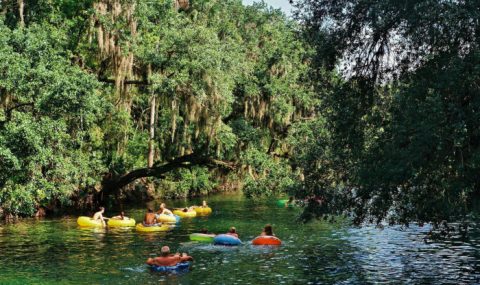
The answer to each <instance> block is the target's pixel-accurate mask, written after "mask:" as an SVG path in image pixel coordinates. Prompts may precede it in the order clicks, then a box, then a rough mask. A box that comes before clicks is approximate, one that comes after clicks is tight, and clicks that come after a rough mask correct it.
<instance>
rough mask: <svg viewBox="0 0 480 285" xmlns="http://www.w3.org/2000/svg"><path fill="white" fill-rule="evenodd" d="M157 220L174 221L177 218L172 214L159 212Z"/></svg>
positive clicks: (163, 221)
mask: <svg viewBox="0 0 480 285" xmlns="http://www.w3.org/2000/svg"><path fill="white" fill-rule="evenodd" d="M157 221H159V222H162V223H176V222H177V219H176V218H175V216H173V215H165V214H160V215H159V216H158V217H157Z"/></svg>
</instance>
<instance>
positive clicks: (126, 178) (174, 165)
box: [103, 153, 235, 193]
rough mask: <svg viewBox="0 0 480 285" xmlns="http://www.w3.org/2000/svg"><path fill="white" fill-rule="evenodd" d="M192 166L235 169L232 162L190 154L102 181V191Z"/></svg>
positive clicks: (116, 188)
mask: <svg viewBox="0 0 480 285" xmlns="http://www.w3.org/2000/svg"><path fill="white" fill-rule="evenodd" d="M194 165H204V166H207V167H211V168H216V167H220V168H225V169H228V170H233V169H235V165H234V163H232V162H225V161H221V160H217V159H213V158H211V157H208V156H204V155H200V154H196V153H192V154H188V155H184V156H180V157H177V158H175V159H173V160H171V161H169V162H167V163H166V164H162V165H154V166H152V167H145V168H139V169H135V170H132V171H130V172H128V173H125V174H123V175H121V176H119V177H116V178H112V179H108V180H106V181H104V186H103V188H104V191H106V192H107V193H108V192H112V191H115V190H118V189H120V188H122V187H124V186H126V185H128V184H130V183H132V182H133V181H135V180H137V179H139V178H143V177H157V178H163V177H162V176H163V174H165V173H167V172H170V171H172V170H175V169H178V168H188V167H192V166H194Z"/></svg>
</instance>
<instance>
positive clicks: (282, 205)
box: [277, 199, 295, 207]
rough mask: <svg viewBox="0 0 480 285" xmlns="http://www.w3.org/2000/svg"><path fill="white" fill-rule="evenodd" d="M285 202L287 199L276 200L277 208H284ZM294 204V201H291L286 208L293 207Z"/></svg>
mask: <svg viewBox="0 0 480 285" xmlns="http://www.w3.org/2000/svg"><path fill="white" fill-rule="evenodd" d="M287 202H288V199H280V200H277V205H278V206H279V207H285V204H287ZM294 203H295V200H293V202H292V203H290V204H288V207H293V206H294Z"/></svg>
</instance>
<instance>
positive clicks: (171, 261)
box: [146, 245, 193, 266]
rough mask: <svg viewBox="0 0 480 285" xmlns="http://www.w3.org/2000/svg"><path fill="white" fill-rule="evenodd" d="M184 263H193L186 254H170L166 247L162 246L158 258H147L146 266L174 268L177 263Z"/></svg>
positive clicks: (191, 258)
mask: <svg viewBox="0 0 480 285" xmlns="http://www.w3.org/2000/svg"><path fill="white" fill-rule="evenodd" d="M185 261H193V257H191V256H189V255H188V254H186V253H182V254H180V253H178V252H177V253H175V254H171V253H170V248H169V247H168V246H166V245H165V246H163V247H162V249H161V253H160V256H158V257H155V258H148V259H147V261H146V263H147V264H148V265H154V266H175V265H177V264H178V263H181V262H185Z"/></svg>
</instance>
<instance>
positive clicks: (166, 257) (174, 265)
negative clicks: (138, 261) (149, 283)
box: [146, 224, 282, 272]
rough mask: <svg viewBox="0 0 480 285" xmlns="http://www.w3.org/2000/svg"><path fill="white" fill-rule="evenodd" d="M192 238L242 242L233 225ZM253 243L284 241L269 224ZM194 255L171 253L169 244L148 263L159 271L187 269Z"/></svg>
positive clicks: (227, 243) (203, 230) (228, 244)
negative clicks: (219, 231)
mask: <svg viewBox="0 0 480 285" xmlns="http://www.w3.org/2000/svg"><path fill="white" fill-rule="evenodd" d="M190 239H191V240H193V241H200V242H213V244H215V245H225V246H236V245H240V244H242V241H241V240H240V238H239V237H238V232H237V229H236V228H235V227H231V228H230V229H229V231H228V232H227V233H225V234H218V235H215V234H212V233H208V230H206V229H202V230H201V232H200V233H194V234H191V235H190ZM252 244H253V245H281V244H282V241H281V240H280V239H279V238H277V237H276V236H275V234H274V233H273V228H272V226H271V225H270V224H267V225H266V226H265V227H264V228H263V231H262V233H261V234H260V235H259V236H257V237H256V238H254V239H253V240H252ZM191 261H193V257H191V256H189V255H188V254H186V253H182V254H180V253H175V254H171V253H170V248H169V247H168V246H163V247H162V248H161V253H160V256H158V257H155V258H148V259H147V261H146V263H147V265H148V266H149V267H150V268H151V269H152V270H153V271H158V272H172V271H186V270H188V269H189V268H190V262H191Z"/></svg>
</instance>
